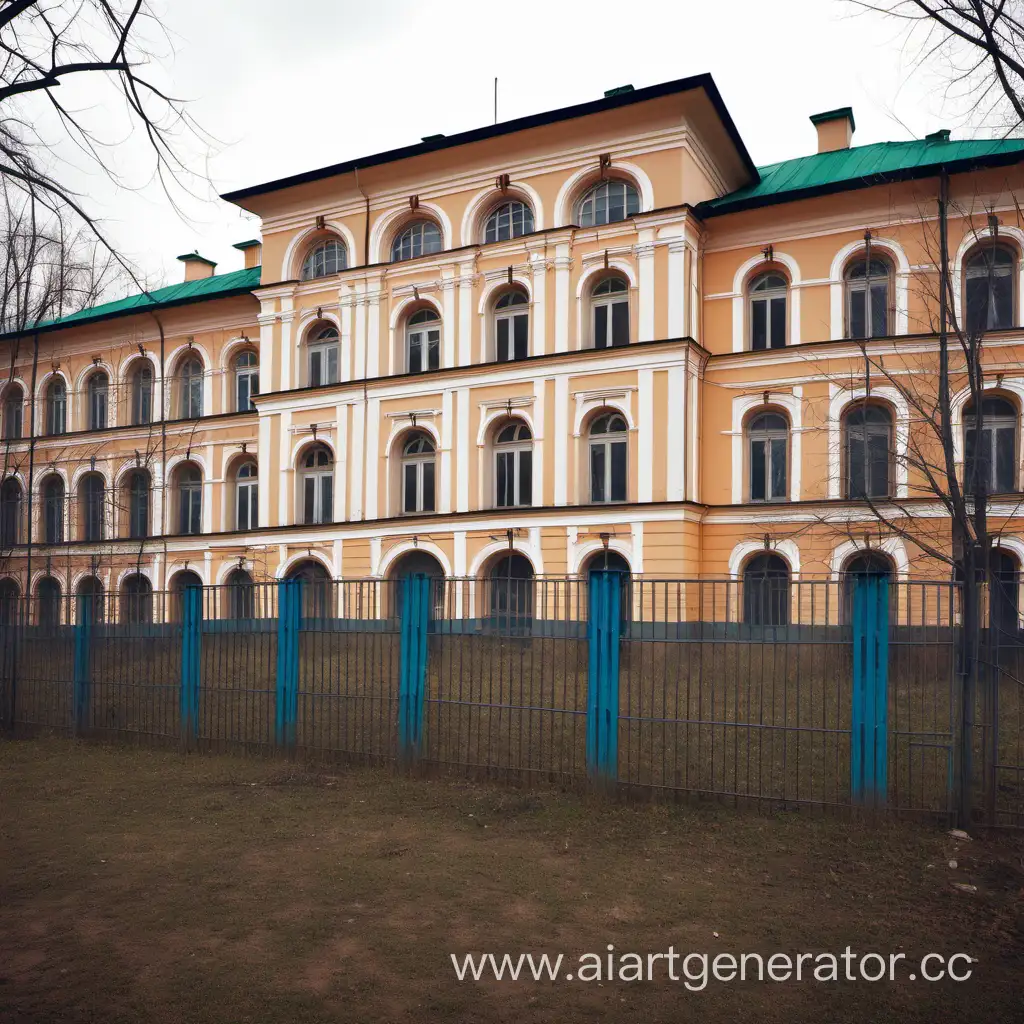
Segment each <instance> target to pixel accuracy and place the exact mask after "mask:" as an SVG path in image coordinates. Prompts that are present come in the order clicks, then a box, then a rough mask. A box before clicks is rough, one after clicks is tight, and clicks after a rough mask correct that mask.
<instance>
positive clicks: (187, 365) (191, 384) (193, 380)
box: [178, 356, 205, 420]
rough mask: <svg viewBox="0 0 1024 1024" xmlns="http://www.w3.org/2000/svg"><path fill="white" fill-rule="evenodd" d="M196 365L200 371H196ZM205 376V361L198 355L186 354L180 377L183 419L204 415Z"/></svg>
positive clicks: (180, 369)
mask: <svg viewBox="0 0 1024 1024" xmlns="http://www.w3.org/2000/svg"><path fill="white" fill-rule="evenodd" d="M196 367H198V370H199V372H198V373H196V372H195V369H194V368H196ZM204 376H205V369H204V367H203V361H202V360H201V359H200V358H199V357H198V356H186V357H185V358H184V359H183V360H182V361H181V367H180V368H179V370H178V379H179V380H180V381H181V418H182V419H183V420H197V419H199V417H200V416H202V415H203V390H204V387H203V377H204ZM197 406H198V408H197Z"/></svg>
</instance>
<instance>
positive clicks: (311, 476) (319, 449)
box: [302, 444, 334, 523]
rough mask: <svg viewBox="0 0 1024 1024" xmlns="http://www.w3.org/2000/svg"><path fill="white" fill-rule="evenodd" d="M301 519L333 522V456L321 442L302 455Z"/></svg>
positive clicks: (306, 521)
mask: <svg viewBox="0 0 1024 1024" xmlns="http://www.w3.org/2000/svg"><path fill="white" fill-rule="evenodd" d="M302 521H303V522H304V523H333V522H334V458H333V457H332V456H331V453H330V451H329V450H328V449H327V448H326V447H325V446H324V445H322V444H317V445H313V447H312V448H310V449H309V450H308V451H307V452H306V453H305V455H303V456H302Z"/></svg>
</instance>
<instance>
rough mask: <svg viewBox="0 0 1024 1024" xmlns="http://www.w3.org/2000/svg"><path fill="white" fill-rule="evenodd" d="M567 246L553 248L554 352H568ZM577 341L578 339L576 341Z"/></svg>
mask: <svg viewBox="0 0 1024 1024" xmlns="http://www.w3.org/2000/svg"><path fill="white" fill-rule="evenodd" d="M571 267H572V260H571V259H570V258H569V245H568V243H563V244H561V245H558V246H556V247H555V351H556V352H568V351H569V270H570V268H571ZM577 340H578V339H577Z"/></svg>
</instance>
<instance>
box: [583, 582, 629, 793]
mask: <svg viewBox="0 0 1024 1024" xmlns="http://www.w3.org/2000/svg"><path fill="white" fill-rule="evenodd" d="M621 578H622V574H621V573H618V572H592V573H591V574H590V577H589V590H590V593H589V609H588V610H589V616H588V620H587V632H588V637H589V641H590V659H589V670H588V676H587V772H588V774H589V775H590V777H591V778H593V779H595V780H602V781H605V782H614V781H616V780H617V779H618V774H619V634H620V628H619V626H620V623H619V601H620V598H621V589H622V584H621Z"/></svg>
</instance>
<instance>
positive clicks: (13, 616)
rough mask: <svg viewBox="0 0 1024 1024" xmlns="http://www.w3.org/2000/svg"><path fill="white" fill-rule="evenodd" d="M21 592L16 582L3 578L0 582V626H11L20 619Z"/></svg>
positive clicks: (9, 578) (6, 577) (8, 577)
mask: <svg viewBox="0 0 1024 1024" xmlns="http://www.w3.org/2000/svg"><path fill="white" fill-rule="evenodd" d="M20 597H21V590H20V588H19V587H18V583H17V581H16V580H13V579H11V577H10V576H5V577H4V578H3V579H2V580H0V626H12V625H14V624H15V623H16V622H17V621H18V620H19V619H20V617H21V615H20V613H21V605H20V602H19V598H20Z"/></svg>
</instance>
